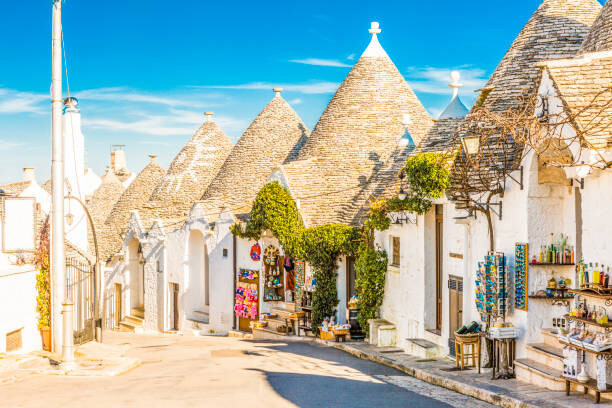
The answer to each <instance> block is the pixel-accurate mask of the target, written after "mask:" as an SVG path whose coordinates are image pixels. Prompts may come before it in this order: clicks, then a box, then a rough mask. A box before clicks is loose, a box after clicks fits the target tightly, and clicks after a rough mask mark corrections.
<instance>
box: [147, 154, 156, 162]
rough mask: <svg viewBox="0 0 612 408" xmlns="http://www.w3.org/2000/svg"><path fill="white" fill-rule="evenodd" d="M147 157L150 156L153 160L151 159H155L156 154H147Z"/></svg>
mask: <svg viewBox="0 0 612 408" xmlns="http://www.w3.org/2000/svg"><path fill="white" fill-rule="evenodd" d="M149 158H150V159H151V161H152V162H153V161H155V158H157V155H156V154H150V155H149Z"/></svg>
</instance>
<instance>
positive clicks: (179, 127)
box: [83, 109, 248, 136]
mask: <svg viewBox="0 0 612 408" xmlns="http://www.w3.org/2000/svg"><path fill="white" fill-rule="evenodd" d="M204 120H205V117H204V115H203V114H202V113H200V112H195V111H189V110H181V109H170V111H169V113H168V114H163V115H161V114H157V115H152V114H150V113H146V112H131V113H130V114H129V115H128V118H126V119H123V120H122V119H107V118H92V119H88V118H84V119H83V126H84V127H86V128H90V129H103V130H107V131H115V132H130V133H138V134H146V135H151V136H185V135H192V134H193V133H194V132H195V131H196V129H197V128H198V127H199V126H201V125H202V123H204ZM213 120H214V121H215V122H216V123H217V125H219V127H221V128H222V129H223V130H224V131H225V132H231V131H235V130H240V131H241V130H243V129H244V128H246V126H247V125H248V124H247V123H246V122H245V121H244V120H242V119H236V118H232V117H228V116H213Z"/></svg>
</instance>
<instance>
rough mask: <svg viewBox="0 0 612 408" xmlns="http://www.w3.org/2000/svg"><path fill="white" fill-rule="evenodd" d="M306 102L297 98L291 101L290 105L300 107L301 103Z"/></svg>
mask: <svg viewBox="0 0 612 408" xmlns="http://www.w3.org/2000/svg"><path fill="white" fill-rule="evenodd" d="M302 102H304V101H303V100H301V99H300V98H295V99H292V100H290V101H289V103H290V104H291V105H299V104H300V103H302Z"/></svg>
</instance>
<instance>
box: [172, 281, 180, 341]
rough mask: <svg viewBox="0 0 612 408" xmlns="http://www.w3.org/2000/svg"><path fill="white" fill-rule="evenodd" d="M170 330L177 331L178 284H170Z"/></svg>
mask: <svg viewBox="0 0 612 408" xmlns="http://www.w3.org/2000/svg"><path fill="white" fill-rule="evenodd" d="M172 312H173V318H172V320H173V321H172V329H174V330H178V329H179V285H178V283H173V284H172Z"/></svg>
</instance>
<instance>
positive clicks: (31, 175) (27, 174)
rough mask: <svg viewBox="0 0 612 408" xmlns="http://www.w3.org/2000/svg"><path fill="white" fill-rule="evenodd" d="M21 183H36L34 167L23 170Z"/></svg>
mask: <svg viewBox="0 0 612 408" xmlns="http://www.w3.org/2000/svg"><path fill="white" fill-rule="evenodd" d="M23 181H36V172H35V171H34V167H24V168H23Z"/></svg>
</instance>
